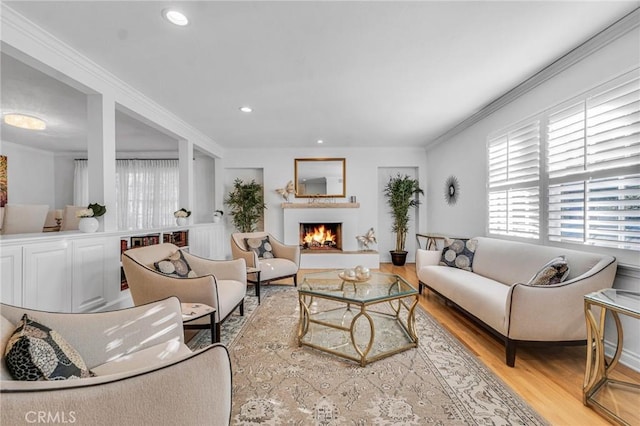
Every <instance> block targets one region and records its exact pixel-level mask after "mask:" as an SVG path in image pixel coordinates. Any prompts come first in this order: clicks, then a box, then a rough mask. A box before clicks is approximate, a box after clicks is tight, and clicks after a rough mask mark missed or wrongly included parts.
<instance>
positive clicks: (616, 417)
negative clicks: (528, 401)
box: [582, 288, 640, 425]
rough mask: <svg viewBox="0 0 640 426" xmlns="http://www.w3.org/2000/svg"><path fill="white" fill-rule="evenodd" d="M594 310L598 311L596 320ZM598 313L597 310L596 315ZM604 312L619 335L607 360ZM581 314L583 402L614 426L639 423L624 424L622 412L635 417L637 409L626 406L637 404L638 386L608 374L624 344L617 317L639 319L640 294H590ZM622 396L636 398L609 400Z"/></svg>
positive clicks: (610, 289) (639, 386)
mask: <svg viewBox="0 0 640 426" xmlns="http://www.w3.org/2000/svg"><path fill="white" fill-rule="evenodd" d="M593 307H596V308H599V315H598V316H597V317H596V314H594V309H592V308H593ZM597 311H598V310H597V309H596V310H595V312H597ZM607 312H610V314H611V316H612V317H613V320H614V322H615V325H616V331H617V335H618V338H617V342H614V343H615V345H616V347H615V349H616V351H615V353H614V355H613V357H612V358H611V359H610V360H607V359H606V358H605V353H604V347H605V342H604V332H605V316H606V314H607ZM584 313H585V318H586V321H587V365H586V369H585V375H584V384H583V386H582V402H583V403H584V405H586V406H590V407H592V408H593V409H594V410H596V411H598V412H599V413H601V414H602V415H604V416H606V417H608V418H609V419H611V420H613V421H615V422H617V423H620V424H624V425H629V424H634V423H635V422H637V421H638V419H637V418H635V419H633V420H625V418H623V416H624V414H623V412H626V413H633V412H636V413H637V411H636V410H637V406H627V405H633V402H631V401H632V400H633V399H635V400H636V401H637V400H638V396H640V384H638V383H630V382H625V381H621V380H615V379H612V378H611V377H610V373H611V372H612V371H613V369H614V368H615V366H616V365H617V364H618V361H619V360H620V355H621V354H622V348H623V343H624V340H623V339H624V333H623V329H622V323H621V322H620V317H619V314H623V315H627V316H629V317H632V318H635V319H640V293H638V292H632V291H625V290H617V289H614V288H607V289H604V290H600V291H596V292H593V293H589V294H587V295H585V296H584ZM623 393H634V394H636V395H638V396H635V397H633V398H632V400H631V401H630V402H629V404H625V403H624V402H622V403H620V402H619V401H617V398H615V397H612V395H616V394H618V395H619V396H622V394H623ZM612 401H613V402H612ZM620 401H623V399H620ZM636 424H637V423H636Z"/></svg>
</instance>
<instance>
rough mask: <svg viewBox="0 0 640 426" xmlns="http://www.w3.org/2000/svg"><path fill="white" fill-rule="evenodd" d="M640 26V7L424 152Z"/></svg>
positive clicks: (447, 133) (473, 115)
mask: <svg viewBox="0 0 640 426" xmlns="http://www.w3.org/2000/svg"><path fill="white" fill-rule="evenodd" d="M639 26H640V8H636V9H634V10H633V11H631V12H630V13H628V14H627V15H625V16H624V17H622V18H620V19H619V20H618V21H616V22H614V23H613V24H611V25H609V26H608V27H607V28H605V29H604V30H602V31H600V32H599V33H597V34H596V35H594V36H593V37H591V38H589V39H588V40H587V41H585V42H584V43H582V44H580V45H579V46H578V47H576V48H574V49H573V50H571V51H569V52H568V53H566V54H565V55H563V56H561V57H560V58H558V59H556V60H555V61H553V62H552V63H551V64H549V65H547V66H546V67H544V68H543V69H542V70H540V71H538V72H537V73H535V74H534V75H532V76H531V77H529V78H528V79H526V80H525V81H523V82H522V83H520V84H518V85H517V86H516V87H514V88H513V89H511V90H509V91H508V92H506V93H504V94H503V95H501V96H499V97H498V98H496V99H494V100H493V101H491V102H490V103H488V104H487V105H485V106H484V107H482V108H481V109H480V110H479V111H477V112H475V113H474V114H472V115H471V116H469V117H468V118H466V119H465V120H463V121H461V122H460V123H458V124H456V125H455V126H454V127H452V128H451V129H449V130H448V131H446V132H445V133H443V134H442V135H440V136H438V137H437V138H435V139H434V140H432V141H430V142H428V143H427V144H426V145H425V149H430V148H433V147H434V146H436V145H438V144H440V143H442V142H444V141H446V140H448V139H450V138H452V137H453V136H455V135H457V134H458V133H461V132H462V131H464V130H466V129H468V128H469V127H471V126H473V125H474V124H476V123H477V122H479V121H481V120H483V119H484V118H486V117H488V116H489V115H491V114H493V113H494V112H496V111H497V110H499V109H501V108H503V107H504V106H506V105H508V104H509V103H511V102H513V101H515V100H516V99H518V98H519V97H521V96H523V95H525V94H526V93H528V92H530V91H531V90H533V89H535V88H536V87H538V86H539V85H540V84H542V83H544V82H545V81H547V80H549V79H551V78H553V77H555V76H556V75H558V74H560V73H561V72H563V71H564V70H566V69H567V68H569V67H571V66H573V65H574V64H576V63H577V62H579V61H581V60H582V59H584V58H586V57H588V56H590V55H592V54H593V53H594V52H596V51H597V50H599V49H601V48H602V47H604V46H606V45H608V44H609V43H611V42H613V41H615V40H617V39H618V38H620V37H622V36H623V35H625V34H626V33H628V32H629V31H631V30H633V29H635V28H637V27H639Z"/></svg>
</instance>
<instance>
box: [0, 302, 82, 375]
mask: <svg viewBox="0 0 640 426" xmlns="http://www.w3.org/2000/svg"><path fill="white" fill-rule="evenodd" d="M5 356H6V359H5V361H6V363H7V368H8V370H9V372H10V373H11V376H12V377H13V378H14V379H16V380H41V379H45V380H64V379H79V378H83V377H91V376H92V375H93V373H92V372H91V371H89V369H88V368H87V366H86V364H85V362H84V361H83V359H82V357H81V356H80V354H79V353H78V351H76V350H75V349H74V348H73V347H72V346H71V345H70V344H69V343H67V341H66V340H65V339H64V338H63V337H62V336H60V334H58V333H57V332H56V331H55V330H51V329H50V328H49V327H47V326H45V325H43V324H40V323H38V322H36V321H34V320H33V319H31V318H29V316H28V315H27V314H24V315H23V316H22V320H21V322H20V324H19V325H18V327H17V328H16V330H15V332H14V333H13V334H12V335H11V337H10V338H9V341H8V343H7V347H6V348H5Z"/></svg>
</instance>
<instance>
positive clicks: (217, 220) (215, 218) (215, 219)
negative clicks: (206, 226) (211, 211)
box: [213, 215, 222, 223]
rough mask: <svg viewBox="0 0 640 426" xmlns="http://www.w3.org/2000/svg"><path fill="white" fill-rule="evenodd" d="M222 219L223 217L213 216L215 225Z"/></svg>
mask: <svg viewBox="0 0 640 426" xmlns="http://www.w3.org/2000/svg"><path fill="white" fill-rule="evenodd" d="M221 219H222V216H218V215H213V223H218V222H220V220H221Z"/></svg>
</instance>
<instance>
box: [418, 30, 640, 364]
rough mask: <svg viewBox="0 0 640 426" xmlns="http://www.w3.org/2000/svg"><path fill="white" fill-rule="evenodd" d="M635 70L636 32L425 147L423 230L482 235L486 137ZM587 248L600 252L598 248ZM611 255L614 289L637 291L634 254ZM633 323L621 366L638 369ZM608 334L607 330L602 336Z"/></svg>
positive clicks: (638, 54) (639, 53)
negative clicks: (450, 193)
mask: <svg viewBox="0 0 640 426" xmlns="http://www.w3.org/2000/svg"><path fill="white" fill-rule="evenodd" d="M639 66H640V29H638V28H636V29H634V30H633V31H631V32H629V33H627V34H626V35H624V36H622V37H621V38H619V39H617V40H615V41H613V42H612V43H610V44H609V45H606V46H604V47H602V48H601V49H599V50H597V51H596V52H594V53H593V54H591V55H590V56H589V57H587V58H584V59H583V60H581V61H579V62H577V63H576V64H574V65H573V66H571V67H569V68H567V69H566V70H564V71H563V72H562V73H560V74H558V75H556V76H555V77H553V78H551V79H550V80H548V81H546V82H544V83H542V84H541V85H540V86H538V87H536V88H535V89H533V90H532V91H530V92H528V93H526V94H524V95H523V96H521V97H520V98H518V99H517V100H515V101H514V102H512V103H510V104H508V105H506V106H505V107H503V108H502V109H500V110H498V111H496V112H494V113H493V114H491V115H490V116H488V117H486V118H485V119H483V120H481V121H479V122H478V123H476V124H475V125H473V126H471V127H469V128H468V129H466V130H464V131H463V132H461V133H459V134H457V135H455V136H453V137H451V138H450V139H448V140H445V141H444V142H442V143H440V144H438V145H436V146H434V147H433V148H430V149H428V151H427V171H428V174H427V199H428V200H430V201H431V202H430V203H428V205H427V217H428V227H427V228H428V230H429V231H431V232H438V233H443V234H448V235H457V236H476V235H485V234H486V230H485V229H486V211H487V200H486V140H487V135H488V134H489V133H491V132H493V131H496V130H499V129H502V128H504V127H507V126H509V125H511V124H514V123H516V122H518V121H520V120H522V119H525V118H527V117H529V116H532V115H534V114H536V113H539V112H541V111H543V110H545V109H548V108H549V107H552V106H554V105H556V104H559V103H561V102H563V101H565V100H567V99H569V98H572V97H574V96H576V95H579V94H580V93H583V92H585V91H587V90H589V89H591V88H593V87H596V86H598V85H600V84H602V83H604V82H606V81H608V80H611V79H613V78H614V77H616V76H618V75H621V74H623V73H625V72H628V71H630V70H632V69H634V68H637V67H639ZM450 175H454V176H456V177H457V178H458V180H459V182H460V193H459V194H460V196H459V199H458V202H457V204H455V205H453V206H449V205H448V204H447V203H446V201H445V199H444V183H445V180H446V178H447V177H448V176H450ZM574 248H576V247H575V246H574ZM577 248H578V249H585V250H589V249H590V248H589V247H583V246H580V247H577ZM591 250H595V251H602V249H601V248H595V249H591ZM612 254H614V255H615V256H616V257H617V258H618V260H619V262H620V263H621V264H623V265H625V266H623V267H622V268H621V269H622V271H621V272H620V271H619V273H618V276H617V277H616V281H615V283H614V287H615V288H624V289H629V290H634V291H640V268H638V266H640V256H639V255H638V252H631V251H626V252H624V251H621V250H619V251H617V252H615V253H612ZM634 321H635V320H634ZM634 321H627V319H625V318H623V322H624V324H625V327H626V330H628V332H629V336H627V344H625V347H626V348H627V349H626V351H625V355H624V356H623V358H622V362H623V363H625V364H627V365H631V366H633V367H634V368H636V369H640V328H638V327H637V324H636V323H634ZM611 331H612V330H611V328H609V329H608V332H607V333H608V336H611ZM609 339H610V338H609V337H608V338H607V340H609Z"/></svg>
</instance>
